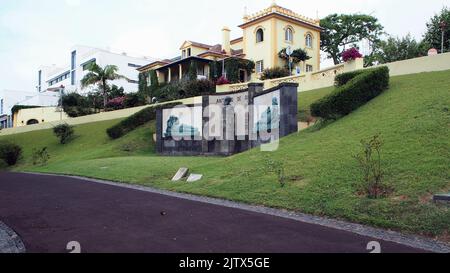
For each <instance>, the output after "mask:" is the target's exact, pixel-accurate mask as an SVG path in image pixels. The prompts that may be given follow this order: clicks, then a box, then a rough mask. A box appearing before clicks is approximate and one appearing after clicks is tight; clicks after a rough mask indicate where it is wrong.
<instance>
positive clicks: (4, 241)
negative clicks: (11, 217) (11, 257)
mask: <svg viewBox="0 0 450 273" xmlns="http://www.w3.org/2000/svg"><path fill="white" fill-rule="evenodd" d="M24 252H25V246H24V244H23V242H22V240H21V239H20V238H19V236H18V235H17V234H16V233H15V232H14V231H13V230H12V229H10V228H9V227H8V226H6V225H5V224H4V223H3V222H2V221H0V253H1V254H5V253H8V254H13V253H14V254H17V253H24Z"/></svg>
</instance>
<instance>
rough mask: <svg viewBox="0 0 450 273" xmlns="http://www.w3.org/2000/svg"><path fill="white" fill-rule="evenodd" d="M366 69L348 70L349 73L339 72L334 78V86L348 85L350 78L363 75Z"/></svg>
mask: <svg viewBox="0 0 450 273" xmlns="http://www.w3.org/2000/svg"><path fill="white" fill-rule="evenodd" d="M364 72H365V70H356V71H352V72H347V73H343V74H339V75H337V76H336V78H335V79H334V86H336V87H340V86H344V85H346V84H347V83H348V82H349V81H350V80H352V79H353V78H355V77H356V76H359V75H361V74H362V73H364Z"/></svg>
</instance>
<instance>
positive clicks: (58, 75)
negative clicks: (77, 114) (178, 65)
mask: <svg viewBox="0 0 450 273" xmlns="http://www.w3.org/2000/svg"><path fill="white" fill-rule="evenodd" d="M67 57H68V62H67V64H66V65H63V66H57V65H53V66H42V67H41V68H40V69H39V71H38V75H37V76H38V80H37V85H36V88H37V91H38V92H44V91H45V90H47V89H49V88H56V87H60V86H64V87H65V91H66V92H78V93H81V94H84V93H88V92H90V91H92V90H93V89H94V88H95V87H89V88H86V89H82V88H81V80H82V79H83V77H84V76H85V75H86V74H87V73H88V72H89V71H87V67H88V65H89V64H90V63H92V62H96V63H97V64H98V65H100V66H101V67H105V66H106V65H115V66H117V67H118V69H119V71H118V74H120V75H123V76H125V77H126V78H128V79H129V80H115V81H112V82H111V81H110V82H109V84H115V85H117V86H119V87H123V88H124V90H125V92H126V93H131V92H136V91H138V75H139V72H138V71H137V70H136V69H137V68H139V67H141V66H143V65H146V64H148V63H149V62H153V61H155V60H154V59H152V58H148V57H131V56H128V55H127V54H126V53H115V52H112V51H111V50H105V49H99V48H93V47H87V46H75V47H74V48H72V49H71V50H70V53H69V54H68V55H67Z"/></svg>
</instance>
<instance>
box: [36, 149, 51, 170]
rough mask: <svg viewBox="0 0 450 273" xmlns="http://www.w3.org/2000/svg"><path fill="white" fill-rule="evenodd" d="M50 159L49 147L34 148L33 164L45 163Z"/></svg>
mask: <svg viewBox="0 0 450 273" xmlns="http://www.w3.org/2000/svg"><path fill="white" fill-rule="evenodd" d="M49 159H50V155H49V154H48V150H47V147H44V148H42V149H33V165H41V166H43V165H45V164H47V162H48V160H49Z"/></svg>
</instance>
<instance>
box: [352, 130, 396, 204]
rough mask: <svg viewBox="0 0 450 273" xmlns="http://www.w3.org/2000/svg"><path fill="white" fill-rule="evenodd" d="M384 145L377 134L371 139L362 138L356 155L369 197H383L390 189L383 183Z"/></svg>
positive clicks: (365, 190)
mask: <svg viewBox="0 0 450 273" xmlns="http://www.w3.org/2000/svg"><path fill="white" fill-rule="evenodd" d="M382 146H383V142H382V141H381V138H380V136H379V135H375V136H374V137H372V139H370V140H369V141H366V140H361V151H360V152H359V153H358V154H357V155H355V156H354V158H355V159H356V160H357V161H358V163H359V166H360V168H361V172H362V173H363V177H364V178H363V182H364V183H363V187H364V192H365V193H366V194H367V196H368V197H369V198H378V197H381V196H383V195H386V194H387V193H388V191H389V188H388V187H386V186H385V185H383V175H384V172H383V169H382V164H381V147H382Z"/></svg>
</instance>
